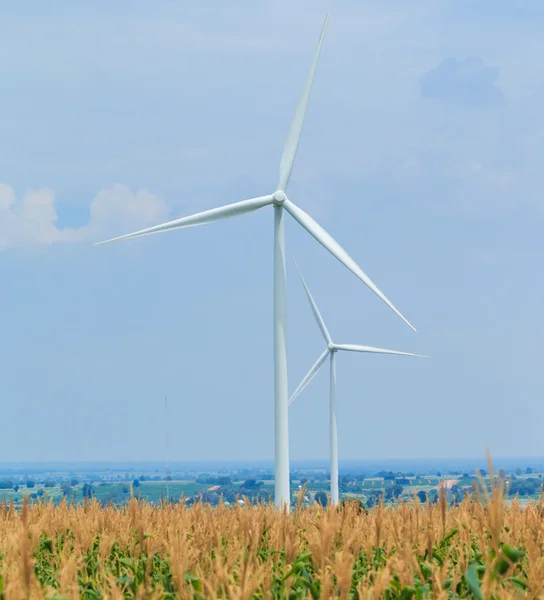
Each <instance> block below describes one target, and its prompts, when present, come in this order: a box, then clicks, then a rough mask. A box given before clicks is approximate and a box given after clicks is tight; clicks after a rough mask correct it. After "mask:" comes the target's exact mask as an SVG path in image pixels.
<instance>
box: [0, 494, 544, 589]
mask: <svg viewBox="0 0 544 600" xmlns="http://www.w3.org/2000/svg"><path fill="white" fill-rule="evenodd" d="M543 515H544V504H541V503H536V502H535V503H533V504H531V505H530V506H528V507H524V508H522V507H520V506H519V505H518V504H517V502H515V501H514V502H513V503H512V504H510V505H506V504H505V503H504V502H503V498H502V490H501V488H500V487H495V489H493V490H492V492H491V494H490V496H488V497H484V498H481V499H469V498H467V499H466V500H465V501H463V502H462V503H461V504H459V505H457V506H454V507H448V506H447V505H446V503H445V500H444V498H442V499H441V501H440V502H439V503H438V504H434V505H421V504H419V502H418V501H417V499H414V501H413V502H409V503H404V504H400V505H397V506H392V507H384V506H381V505H380V506H378V507H375V508H374V509H372V510H371V511H369V512H366V511H364V509H363V510H362V509H361V508H360V506H359V505H357V504H355V503H351V504H350V503H347V504H344V505H343V506H342V507H340V508H329V509H326V510H325V509H323V508H321V507H318V506H317V505H316V506H314V507H312V508H301V507H300V505H299V507H298V508H297V509H296V510H294V511H292V512H291V514H285V513H280V512H279V511H276V510H275V509H274V508H273V507H272V506H266V505H260V506H245V507H237V508H232V507H222V506H219V507H216V508H212V507H209V506H207V505H202V504H196V505H193V506H192V507H191V508H186V507H185V506H183V503H182V504H181V505H177V504H176V505H163V506H160V507H153V506H151V505H149V504H146V503H142V502H138V501H137V500H135V499H133V500H132V501H131V502H130V503H129V505H128V506H126V507H125V508H122V509H119V508H114V507H106V508H102V507H101V505H100V504H99V503H97V502H89V503H87V504H85V505H69V504H67V503H63V504H60V505H58V506H53V505H52V504H47V503H38V504H36V505H32V506H27V505H26V504H25V505H24V506H23V509H22V511H17V510H15V508H14V507H13V506H9V505H5V506H3V507H2V509H1V512H0V598H2V599H5V600H22V599H27V598H28V599H32V598H56V599H57V600H60V599H61V598H86V599H96V598H104V599H106V598H112V599H120V598H141V599H143V598H157V599H158V598H164V599H167V598H197V599H201V598H240V599H242V598H293V599H295V598H310V599H315V598H375V599H377V598H388V599H392V598H401V599H408V598H457V597H474V598H517V597H519V598H522V597H523V598H538V597H544V595H543V589H544V555H543V542H544V526H543V525H544V519H543Z"/></svg>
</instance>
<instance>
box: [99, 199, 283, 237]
mask: <svg viewBox="0 0 544 600" xmlns="http://www.w3.org/2000/svg"><path fill="white" fill-rule="evenodd" d="M273 201H274V198H273V196H272V195H268V196H261V197H259V198H251V199H250V200H242V201H241V202H235V203H234V204H227V205H226V206H221V207H219V208H212V209H211V210H206V211H204V212H200V213H197V214H195V215H190V216H188V217H182V218H181V219H175V220H174V221H168V223H162V225H155V226H154V227H148V228H147V229H142V230H140V231H135V232H134V233H127V234H126V235H121V236H119V237H115V238H112V239H111V240H106V241H104V242H98V243H97V244H95V246H101V245H102V244H109V243H110V242H118V241H120V240H126V239H129V238H135V237H140V236H142V235H151V234H152V233H161V232H162V231H170V230H171V229H182V228H183V227H194V226H195V225H206V224H207V223H213V222H214V221H219V220H221V219H228V218H230V217H236V216H238V215H243V214H245V213H248V212H252V211H254V210H258V209H259V208H262V207H263V206H267V205H268V204H272V202H273Z"/></svg>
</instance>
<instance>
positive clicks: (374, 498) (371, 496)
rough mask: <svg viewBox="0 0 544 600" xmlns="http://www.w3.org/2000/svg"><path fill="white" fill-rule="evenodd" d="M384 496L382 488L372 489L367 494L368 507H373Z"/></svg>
mask: <svg viewBox="0 0 544 600" xmlns="http://www.w3.org/2000/svg"><path fill="white" fill-rule="evenodd" d="M381 497H383V492H382V491H380V490H372V491H370V492H369V493H368V494H367V495H366V505H367V507H368V508H372V507H373V506H375V505H376V504H378V503H379V502H380V498H381Z"/></svg>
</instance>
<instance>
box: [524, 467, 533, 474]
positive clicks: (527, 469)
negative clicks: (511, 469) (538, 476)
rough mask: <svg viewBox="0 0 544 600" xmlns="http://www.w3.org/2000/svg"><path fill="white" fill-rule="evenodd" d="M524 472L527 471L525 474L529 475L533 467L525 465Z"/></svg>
mask: <svg viewBox="0 0 544 600" xmlns="http://www.w3.org/2000/svg"><path fill="white" fill-rule="evenodd" d="M525 472H526V473H527V475H531V473H532V472H533V469H531V467H527V468H526V469H525Z"/></svg>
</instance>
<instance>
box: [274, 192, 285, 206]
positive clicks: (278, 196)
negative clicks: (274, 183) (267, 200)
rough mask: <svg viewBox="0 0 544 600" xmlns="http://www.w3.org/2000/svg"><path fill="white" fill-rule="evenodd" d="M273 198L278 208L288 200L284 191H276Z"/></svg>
mask: <svg viewBox="0 0 544 600" xmlns="http://www.w3.org/2000/svg"><path fill="white" fill-rule="evenodd" d="M272 197H273V198H274V204H275V205H276V206H281V205H282V204H283V203H284V201H285V199H286V198H287V196H286V195H285V192H284V191H282V190H276V191H275V192H274V194H273V196H272Z"/></svg>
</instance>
